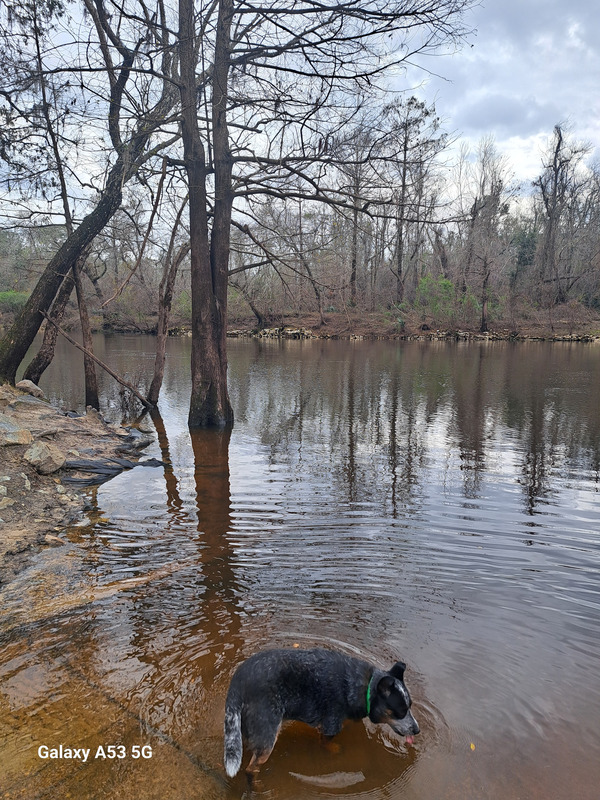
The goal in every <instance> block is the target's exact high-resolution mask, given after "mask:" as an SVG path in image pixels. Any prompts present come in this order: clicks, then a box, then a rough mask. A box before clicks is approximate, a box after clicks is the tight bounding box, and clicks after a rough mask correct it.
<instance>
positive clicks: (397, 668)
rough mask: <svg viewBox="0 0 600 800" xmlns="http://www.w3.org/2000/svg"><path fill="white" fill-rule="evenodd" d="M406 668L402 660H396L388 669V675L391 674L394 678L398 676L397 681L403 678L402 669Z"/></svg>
mask: <svg viewBox="0 0 600 800" xmlns="http://www.w3.org/2000/svg"><path fill="white" fill-rule="evenodd" d="M405 669H406V664H405V663H404V661H397V662H396V663H395V664H394V666H393V667H392V668H391V670H390V675H393V676H394V678H398V680H399V681H402V680H404V670H405Z"/></svg>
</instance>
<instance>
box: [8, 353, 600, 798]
mask: <svg viewBox="0 0 600 800" xmlns="http://www.w3.org/2000/svg"><path fill="white" fill-rule="evenodd" d="M152 345H153V341H152V340H151V339H143V338H127V337H113V338H111V339H106V340H100V341H99V342H98V350H99V353H100V355H101V357H102V358H103V359H104V360H106V361H109V362H110V363H111V365H113V366H114V367H117V368H118V369H120V370H121V371H122V372H125V371H126V370H129V372H130V374H132V375H136V374H137V375H140V376H141V375H143V374H144V372H145V371H149V370H150V369H151V365H152ZM169 345H170V352H169V357H168V368H167V374H166V386H165V394H164V398H163V402H162V403H161V411H162V418H156V419H155V421H154V425H155V426H156V430H157V432H158V436H157V441H156V444H155V445H153V446H152V447H151V448H150V449H149V451H148V454H149V455H152V456H155V457H157V458H160V459H162V460H163V461H165V462H166V464H167V465H166V466H165V467H164V468H139V467H138V468H136V469H134V470H132V471H131V472H129V473H124V474H123V475H121V476H120V477H119V478H117V479H115V480H113V481H111V482H110V483H108V484H106V485H104V486H102V487H101V488H99V489H97V490H94V491H92V492H90V503H91V509H90V512H89V514H88V516H87V517H86V518H85V519H84V520H82V521H81V523H80V524H78V525H76V526H74V527H73V528H71V529H70V530H69V531H68V535H67V537H66V538H67V544H66V545H65V546H63V547H57V548H53V549H50V550H48V551H46V552H45V553H43V554H41V555H40V556H38V557H37V558H36V559H35V560H34V562H33V564H32V565H31V567H30V568H29V569H28V570H27V572H26V573H24V574H23V575H22V576H21V577H20V579H19V580H18V581H16V582H15V583H13V584H11V585H9V586H8V587H7V588H5V589H4V591H3V592H2V594H1V597H0V602H1V609H2V611H1V614H2V616H1V618H0V787H1V788H0V797H1V798H11V800H13V799H16V798H19V799H21V798H23V799H24V800H25V799H26V800H29V799H30V798H43V799H44V800H46V799H47V800H50V799H52V800H54V798H57V799H58V798H61V799H62V798H77V799H78V800H79V798H81V799H86V800H87V798H90V799H91V798H108V799H110V800H113V799H114V800H117V799H118V798H132V797H133V798H139V800H149V799H150V798H157V800H158V798H160V799H161V800H166V799H170V798H173V800H180V799H181V798H185V799H186V800H188V799H189V800H192V799H193V798H234V797H241V796H243V795H244V794H245V793H246V785H245V781H244V779H243V778H242V777H241V776H238V777H236V778H235V779H233V780H227V779H226V778H225V776H224V772H223V768H222V733H221V730H222V718H223V707H224V697H225V693H226V689H227V684H228V681H229V678H230V676H231V674H232V672H233V670H234V668H235V665H236V664H237V663H238V662H239V661H240V660H241V659H242V658H244V657H245V656H247V655H249V654H251V653H253V652H255V651H256V650H258V649H260V648H263V647H265V646H273V645H276V646H290V647H291V646H293V645H295V644H298V645H301V646H308V645H312V644H315V643H317V644H322V645H325V646H330V647H334V646H335V647H338V648H340V649H342V650H344V651H346V652H348V653H350V654H357V655H360V656H361V657H365V658H368V659H370V660H372V661H373V662H376V663H377V664H379V665H383V666H386V665H390V664H391V663H393V661H394V660H396V659H397V658H402V659H403V660H405V661H406V662H407V663H408V670H407V675H406V680H407V684H408V686H409V688H410V689H411V691H412V694H413V699H414V709H413V710H414V712H415V716H416V717H417V718H418V720H419V722H420V724H421V728H422V733H421V735H420V736H419V737H417V738H416V740H415V745H414V746H413V747H407V746H406V745H405V744H404V743H403V741H402V740H401V739H398V738H397V737H395V735H394V734H393V733H392V732H391V731H390V730H384V729H381V728H376V727H374V726H371V725H369V726H366V725H365V724H363V723H362V722H361V723H349V724H347V726H346V727H345V728H344V730H343V732H342V733H341V735H340V736H339V737H338V739H337V744H338V745H339V748H337V749H336V751H335V752H331V751H329V750H325V749H324V748H323V747H322V746H321V743H320V742H319V739H318V736H317V735H316V734H315V733H314V732H313V731H312V730H311V729H309V728H307V727H304V726H302V725H300V724H291V725H288V726H287V727H285V728H284V730H283V732H282V735H281V737H280V739H279V740H278V743H277V746H276V748H275V751H274V753H273V755H272V756H271V759H270V760H269V762H268V764H267V766H266V767H265V768H264V770H263V773H262V777H261V783H260V784H259V785H258V786H257V787H256V788H255V792H254V794H255V795H256V796H257V797H264V798H317V797H332V796H334V797H342V798H343V797H362V798H372V800H383V799H384V798H385V799H386V800H387V799H388V798H392V799H393V798H402V799H403V800H425V798H426V799H427V800H453V798H461V800H462V799H463V798H477V799H478V800H486V799H487V798H494V799H495V798H503V800H513V799H514V800H516V798H528V799H529V800H535V799H536V798H544V800H549V799H552V798H557V799H558V798H567V797H576V798H578V800H597V798H598V796H599V794H598V793H599V790H598V786H600V672H599V666H598V665H599V664H600V597H599V594H600V571H599V569H600V510H599V509H600V506H599V501H600V496H599V485H600V483H599V480H600V404H599V403H598V396H599V395H600V378H599V376H600V348H598V347H597V346H586V345H579V346H563V345H544V344H537V345H534V344H532V345H517V346H513V345H504V344H497V345H491V346H490V345H470V346H467V345H464V346H457V345H445V344H444V345H420V344H416V343H409V344H405V345H400V346H398V345H395V344H388V343H365V342H359V343H355V344H350V343H336V342H332V343H322V342H306V343H300V342H288V343H283V344H278V343H273V342H262V343H259V342H246V343H244V342H232V343H231V348H230V377H231V395H232V400H233V405H234V408H235V413H236V425H235V428H234V430H233V432H232V433H231V434H230V435H229V434H227V433H220V434H218V433H200V434H196V435H194V436H193V437H190V435H189V433H188V431H187V428H186V413H187V398H188V391H189V390H188V386H187V371H188V363H189V351H188V347H189V343H188V342H187V341H180V340H173V341H171V342H169ZM74 358H75V359H77V356H75V357H74ZM132 362H133V366H132ZM65 365H66V366H65ZM61 370H62V371H61ZM73 372H74V366H73V364H70V363H69V364H67V362H66V361H64V362H63V366H62V367H59V366H58V365H57V367H56V368H55V370H54V373H53V374H51V375H48V377H47V378H46V387H45V388H46V389H47V391H48V393H49V394H51V395H53V396H55V397H56V398H59V397H60V398H62V399H63V401H64V403H65V405H66V406H68V407H72V406H75V405H76V404H77V397H78V396H79V395H78V392H79V387H78V386H77V385H74V384H73V380H74V379H72V375H73ZM104 398H105V399H104V402H105V407H106V409H107V412H108V413H109V414H117V413H118V412H117V405H118V403H117V400H118V398H117V395H116V392H115V391H114V389H113V388H112V387H109V386H108V385H107V386H106V387H105V390H104ZM61 745H62V748H63V749H62V751H61V750H60V746H61ZM40 748H41V749H40ZM53 751H54V755H56V756H60V755H61V752H62V757H57V758H51V757H49V756H51V755H52V754H53ZM75 751H77V752H75ZM85 751H88V756H87V760H86V761H83V756H84V754H85ZM66 754H68V755H71V756H75V757H72V758H67V757H65V755H66ZM46 756H48V757H46Z"/></svg>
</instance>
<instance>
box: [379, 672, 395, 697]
mask: <svg viewBox="0 0 600 800" xmlns="http://www.w3.org/2000/svg"><path fill="white" fill-rule="evenodd" d="M395 683H396V679H395V678H394V677H393V676H392V675H390V674H389V673H388V674H387V675H384V676H383V677H382V678H380V679H379V683H378V684H377V694H380V695H381V696H382V697H386V698H387V697H389V696H390V694H391V693H392V689H393V688H394V684H395Z"/></svg>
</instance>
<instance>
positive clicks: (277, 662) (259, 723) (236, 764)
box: [225, 649, 419, 778]
mask: <svg viewBox="0 0 600 800" xmlns="http://www.w3.org/2000/svg"><path fill="white" fill-rule="evenodd" d="M405 669H406V664H403V663H402V661H398V662H397V663H396V664H394V666H393V667H392V668H391V670H390V671H389V672H383V671H382V670H380V669H377V667H374V666H373V665H372V664H369V663H368V662H367V661H362V660H361V659H358V658H352V657H351V656H347V655H345V654H343V653H339V652H336V651H333V650H323V649H315V650H265V651H264V652H261V653H257V654H256V655H253V656H251V657H250V658H249V659H248V660H247V661H244V662H243V663H242V664H240V666H239V667H238V668H237V670H236V672H235V674H234V676H233V678H232V680H231V684H230V686H229V691H228V693H227V701H226V705H225V771H226V773H227V775H228V776H229V777H230V778H231V777H233V776H234V775H235V774H236V773H237V772H238V770H239V769H240V766H241V763H242V742H243V741H244V742H245V743H246V746H247V747H248V749H249V750H250V752H251V754H252V756H251V758H250V761H249V763H248V766H247V767H246V772H247V773H248V775H249V776H252V775H253V774H254V773H256V772H258V770H259V768H260V766H261V765H262V764H264V763H265V761H266V760H267V759H268V758H269V756H270V755H271V751H272V750H273V747H274V745H275V741H276V739H277V736H278V734H279V730H280V728H281V723H282V722H283V720H286V719H289V720H300V721H301V722H307V723H308V724H309V725H313V726H314V727H315V728H318V729H319V730H320V731H321V733H322V735H323V736H326V737H331V736H335V734H336V733H339V732H340V731H341V729H342V725H343V723H344V720H346V719H354V720H359V719H362V718H363V717H369V719H370V720H371V722H375V723H387V724H388V725H390V726H391V727H392V729H393V730H394V731H396V733H399V734H401V735H402V736H405V737H406V741H407V743H409V744H412V743H413V737H414V736H415V734H417V733H419V726H418V724H417V721H416V720H415V718H414V717H413V715H412V714H411V711H410V707H411V699H410V695H409V693H408V689H407V688H406V686H405V685H404V680H403V678H404V670H405Z"/></svg>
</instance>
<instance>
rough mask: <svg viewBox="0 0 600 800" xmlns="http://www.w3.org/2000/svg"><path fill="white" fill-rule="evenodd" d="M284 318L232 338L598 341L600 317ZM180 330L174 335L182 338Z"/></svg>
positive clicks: (234, 330) (242, 326)
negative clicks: (484, 325)
mask: <svg viewBox="0 0 600 800" xmlns="http://www.w3.org/2000/svg"><path fill="white" fill-rule="evenodd" d="M323 317H324V320H325V322H324V324H323V323H322V322H321V319H320V317H319V315H318V314H316V313H313V314H288V315H282V316H280V317H279V318H278V319H277V322H276V323H275V322H274V323H272V324H270V325H267V326H266V327H265V328H263V329H262V330H259V329H258V328H257V325H256V320H255V319H253V318H251V317H238V318H237V319H230V324H229V328H228V336H230V337H249V336H259V337H269V338H277V337H282V338H295V339H311V338H318V339H391V340H399V341H452V340H459V341H460V340H462V341H467V340H468V341H478V340H479V341H531V340H534V341H537V340H539V341H567V342H568V341H580V342H589V341H595V340H599V341H600V315H598V314H595V313H593V312H591V311H589V310H584V309H582V308H581V307H580V306H578V307H577V309H576V313H575V311H574V310H573V309H572V308H569V307H564V308H560V310H556V309H555V310H554V313H553V315H550V314H548V313H546V314H540V315H533V314H532V315H531V316H530V317H529V318H527V319H522V320H521V321H519V322H518V323H517V322H515V321H510V320H509V321H500V322H495V323H493V324H490V330H489V331H487V332H485V333H481V331H480V330H479V328H478V327H477V326H473V325H465V324H460V323H454V322H448V321H445V324H440V323H439V322H437V321H436V320H435V319H433V318H425V319H424V318H423V316H422V315H421V314H418V313H416V312H412V313H404V314H402V315H400V314H399V313H398V312H392V311H380V312H370V313H366V312H362V311H359V310H357V309H348V310H346V311H344V312H340V311H336V312H328V313H325V314H324V315H323ZM180 332H182V331H176V333H180Z"/></svg>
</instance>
